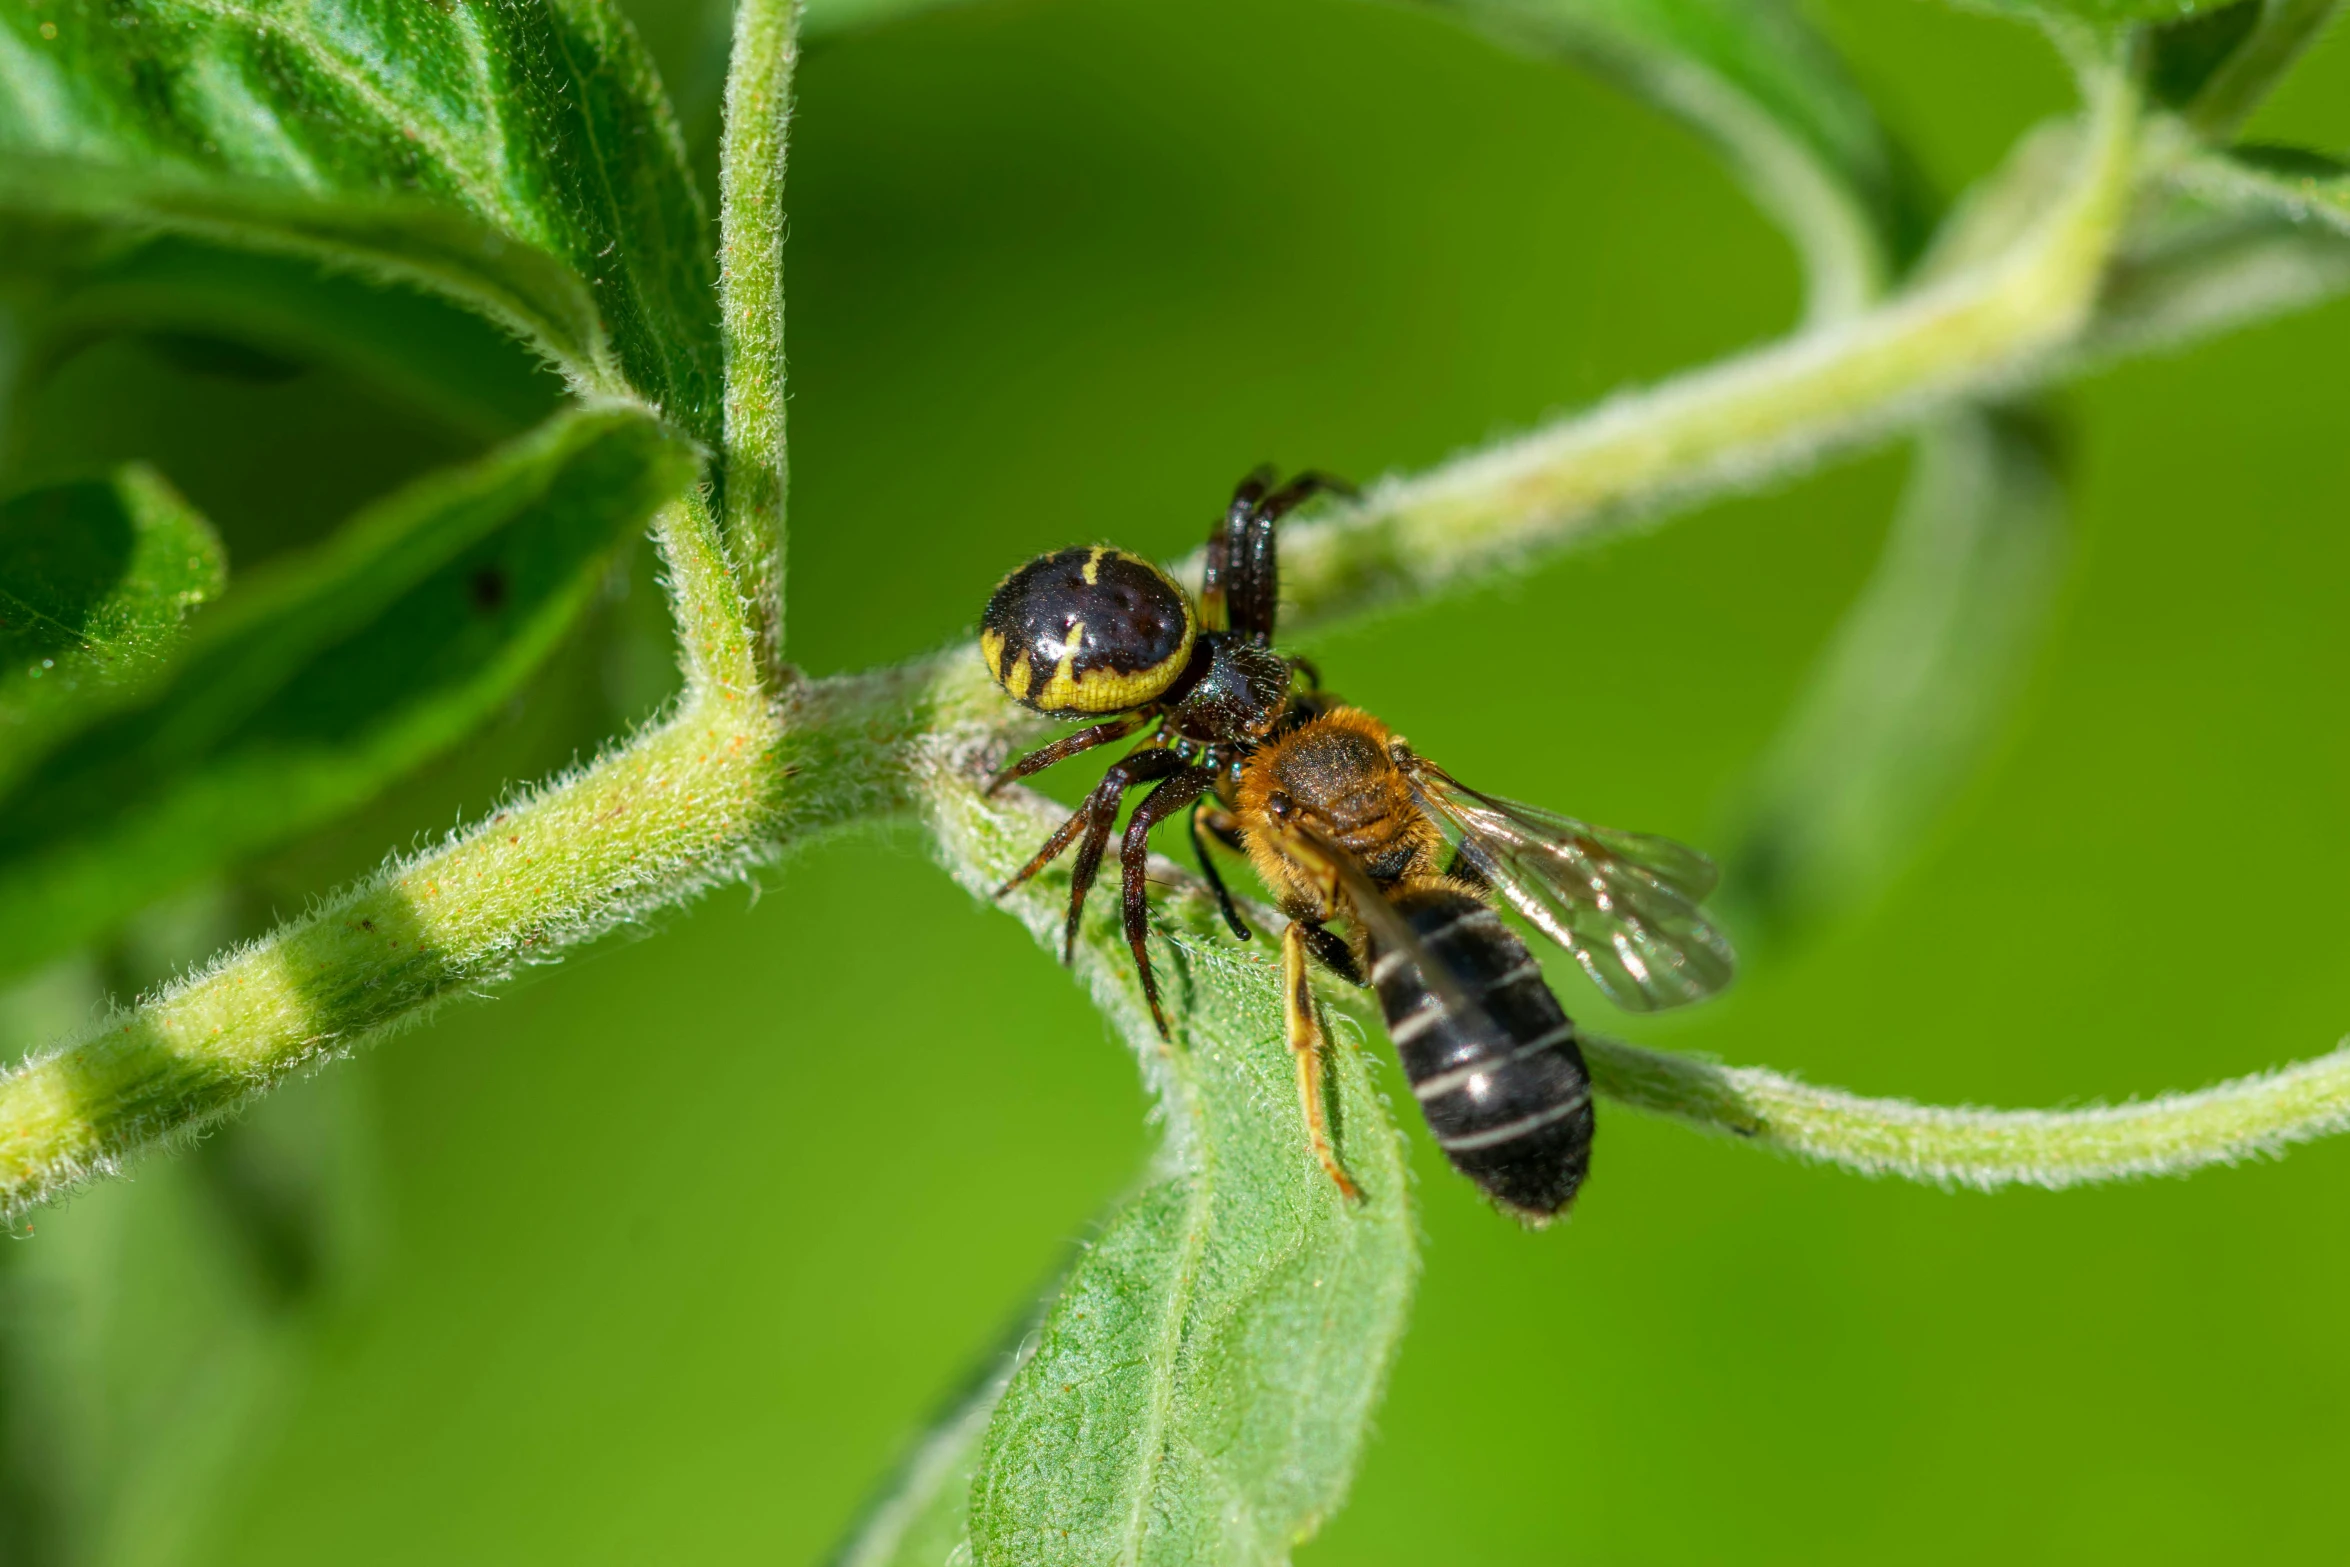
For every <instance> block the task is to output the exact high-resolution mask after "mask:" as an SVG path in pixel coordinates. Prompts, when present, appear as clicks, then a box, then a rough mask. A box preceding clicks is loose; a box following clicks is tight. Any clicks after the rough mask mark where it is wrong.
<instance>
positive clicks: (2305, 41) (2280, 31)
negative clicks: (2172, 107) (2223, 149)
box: [2185, 0, 2342, 142]
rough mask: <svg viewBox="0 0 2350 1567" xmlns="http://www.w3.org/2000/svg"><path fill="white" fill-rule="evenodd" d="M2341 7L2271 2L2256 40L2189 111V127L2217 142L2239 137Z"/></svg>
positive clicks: (2336, 0) (2336, 2)
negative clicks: (2245, 125)
mask: <svg viewBox="0 0 2350 1567" xmlns="http://www.w3.org/2000/svg"><path fill="white" fill-rule="evenodd" d="M2341 3H2342V0H2267V3H2266V4H2265V5H2264V6H2263V7H2262V8H2261V13H2260V20H2259V21H2258V22H2257V23H2255V24H2254V26H2253V29H2252V36H2251V37H2249V38H2247V39H2245V40H2244V42H2243V43H2242V44H2240V45H2238V46H2237V48H2236V52H2235V53H2234V54H2232V55H2230V56H2228V60H2227V63H2226V64H2224V65H2222V66H2221V67H2220V68H2219V69H2218V70H2217V71H2215V72H2213V73H2212V76H2211V80H2209V81H2207V82H2205V83H2204V84H2203V89H2202V91H2200V92H2198V93H2197V94H2196V95H2195V101H2194V102H2193V103H2191V104H2189V105H2188V106H2187V110H2186V116H2185V117H2186V120H2187V122H2188V123H2189V124H2190V125H2192V126H2194V128H2195V129H2196V130H2197V131H2198V132H2199V133H2201V134H2202V135H2203V136H2204V137H2205V138H2206V139H2208V140H2211V141H2215V142H2216V141H2224V140H2226V139H2227V138H2228V137H2231V136H2233V135H2235V133H2236V132H2237V130H2238V129H2239V128H2241V127H2242V125H2243V123H2244V122H2245V120H2247V119H2249V118H2251V115H2252V111H2253V110H2254V109H2257V108H2259V107H2260V104H2261V101H2262V100H2263V99H2265V98H2266V97H2267V96H2268V94H2269V90H2270V89H2271V88H2273V87H2275V86H2276V84H2277V83H2278V82H2279V81H2281V80H2283V79H2284V75H2285V73H2286V72H2287V71H2289V70H2291V69H2292V68H2293V62H2294V61H2296V60H2298V59H2300V58H2301V54H2302V51H2303V50H2305V49H2307V48H2308V47H2309V46H2310V44H2312V43H2314V42H2315V41H2316V39H2317V35H2318V34H2319V33H2321V32H2323V31H2324V30H2325V26H2326V24H2327V23H2328V22H2330V21H2332V20H2333V17H2334V13H2335V12H2336V11H2337V10H2338V9H2340V7H2341Z"/></svg>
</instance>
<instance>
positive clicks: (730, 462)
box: [718, 0, 800, 690]
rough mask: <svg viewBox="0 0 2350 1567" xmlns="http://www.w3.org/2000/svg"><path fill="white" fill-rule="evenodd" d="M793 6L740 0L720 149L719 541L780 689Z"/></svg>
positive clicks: (796, 13) (793, 2)
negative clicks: (730, 555) (727, 547)
mask: <svg viewBox="0 0 2350 1567" xmlns="http://www.w3.org/2000/svg"><path fill="white" fill-rule="evenodd" d="M799 20H800V7H799V0H742V4H741V5H740V6H739V7H738V8H737V9H736V11H735V18H734V51H733V54H732V56H731V64H730V65H729V67H728V70H727V78H726V139H725V144H724V146H723V147H722V149H721V150H720V153H719V186H720V201H719V214H720V216H719V240H718V299H719V314H720V321H721V328H722V331H723V335H724V342H725V349H726V468H725V473H726V534H727V539H728V541H729V543H730V544H731V545H732V547H733V552H734V556H735V559H736V560H737V561H738V562H739V564H740V568H741V572H742V582H743V592H744V595H745V597H747V598H748V600H749V601H750V606H751V615H752V623H753V625H754V626H755V627H756V628H757V630H758V652H759V662H760V664H761V666H762V668H764V669H765V670H766V671H767V673H768V678H769V681H770V683H771V685H773V686H774V688H775V689H778V690H780V689H781V688H782V686H781V680H782V661H783V580H784V487H785V482H786V479H787V477H788V473H787V466H786V458H785V447H784V357H783V240H784V192H783V174H784V153H785V149H786V145H787V133H788V131H789V128H790V122H791V86H792V69H793V66H794V65H795V64H796V63H797V61H798V58H799V40H798V28H799Z"/></svg>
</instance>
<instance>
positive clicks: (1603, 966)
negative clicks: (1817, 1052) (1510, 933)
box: [1408, 758, 1737, 1012]
mask: <svg viewBox="0 0 2350 1567" xmlns="http://www.w3.org/2000/svg"><path fill="white" fill-rule="evenodd" d="M1408 776H1410V778H1411V780H1412V787H1413V790H1414V793H1415V794H1416V795H1417V796H1418V798H1419V801H1420V804H1421V806H1422V808H1423V809H1425V810H1426V811H1427V812H1428V813H1429V814H1430V815H1431V816H1433V817H1435V818H1436V820H1437V821H1438V822H1440V823H1443V824H1444V825H1445V827H1446V828H1447V833H1446V835H1447V836H1448V837H1450V838H1452V839H1453V840H1454V842H1455V844H1456V845H1457V846H1458V848H1459V851H1460V856H1461V859H1462V860H1463V861H1465V862H1466V863H1467V864H1468V866H1469V867H1470V868H1471V869H1473V870H1475V871H1476V872H1477V874H1479V875H1481V876H1483V877H1484V878H1485V879H1486V880H1487V881H1489V882H1491V883H1492V884H1493V889H1494V890H1495V891H1496V892H1498V893H1500V894H1501V896H1502V897H1504V898H1506V899H1508V900H1509V903H1510V906H1511V907H1512V908H1514V909H1516V910H1517V911H1518V912H1519V913H1520V914H1523V915H1524V916H1525V917H1526V918H1527V919H1528V920H1530V921H1531V922H1533V924H1534V925H1535V926H1537V927H1538V928H1539V929H1540V930H1541V931H1542V933H1543V934H1544V935H1546V936H1548V937H1550V939H1551V940H1553V941H1555V942H1557V943H1558V944H1559V945H1560V946H1562V947H1564V948H1566V949H1567V950H1568V951H1569V952H1571V953H1573V954H1574V955H1575V961H1576V962H1578V963H1580V964H1582V965H1583V972H1584V973H1586V974H1588V975H1590V976H1591V982H1592V983H1593V984H1595V985H1597V986H1598V987H1599V988H1600V990H1601V991H1602V992H1604V993H1605V994H1606V996H1607V998H1608V999H1609V1000H1610V1001H1613V1002H1614V1003H1615V1004H1616V1005H1617V1006H1620V1007H1622V1008H1623V1009H1624V1010H1626V1011H1627V1012H1654V1011H1657V1010H1659V1009H1661V1008H1664V1007H1677V1006H1682V1005H1685V1004H1687V1003H1689V1002H1692V1001H1701V1000H1703V999H1704V998H1706V997H1707V996H1710V995H1712V994H1713V993H1714V992H1715V991H1718V990H1720V989H1721V988H1722V987H1723V986H1725V985H1727V984H1729V983H1730V977H1731V975H1732V974H1733V973H1734V972H1735V971H1736V969H1737V958H1736V957H1735V955H1734V954H1732V952H1731V951H1730V943H1729V941H1728V940H1727V939H1726V938H1725V937H1724V936H1723V935H1722V933H1721V932H1720V931H1718V930H1716V929H1715V928H1714V927H1713V925H1712V924H1711V923H1710V922H1708V921H1707V919H1706V917H1705V915H1704V914H1703V913H1701V912H1700V911H1699V909H1698V905H1699V904H1700V903H1702V902H1704V901H1705V896H1706V894H1707V893H1709V892H1711V891H1713V889H1714V884H1715V883H1716V882H1717V881H1718V880H1720V874H1719V873H1718V872H1717V871H1716V870H1715V869H1714V863H1713V861H1711V860H1709V859H1707V858H1706V857H1705V856H1704V855H1702V854H1700V853H1698V852H1697V851H1696V850H1695V849H1691V848H1688V847H1686V846H1684V845H1682V844H1678V843H1675V842H1673V841H1672V840H1671V839H1670V838H1657V837H1652V836H1650V835H1649V834H1647V833H1636V832H1618V831H1617V830H1615V829H1614V828H1612V827H1594V826H1593V825H1591V824H1590V823H1589V822H1581V821H1577V820H1576V819H1575V818H1573V817H1572V816H1561V815H1560V814H1558V813H1557V812H1556V811H1546V810H1543V809H1542V808H1541V807H1539V806H1533V805H1523V804H1520V803H1519V802H1518V801H1515V800H1503V799H1499V798H1496V797H1495V796H1493V795H1489V794H1480V793H1478V792H1477V791H1476V790H1474V789H1471V788H1469V787H1468V786H1467V785H1465V784H1463V783H1461V782H1460V781H1459V780H1458V779H1456V778H1454V777H1452V776H1451V775H1450V774H1449V773H1446V772H1445V771H1444V770H1443V769H1442V768H1440V767H1437V766H1435V765H1434V764H1433V763H1430V762H1427V761H1424V760H1420V759H1417V758H1415V759H1414V760H1413V763H1412V766H1411V769H1410V771H1409V774H1408Z"/></svg>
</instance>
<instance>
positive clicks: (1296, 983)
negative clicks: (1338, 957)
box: [1281, 919, 1363, 1198]
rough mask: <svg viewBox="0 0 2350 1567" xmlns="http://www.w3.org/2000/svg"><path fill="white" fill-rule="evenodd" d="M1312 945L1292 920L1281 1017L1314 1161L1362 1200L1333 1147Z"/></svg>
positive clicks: (1284, 938)
mask: <svg viewBox="0 0 2350 1567" xmlns="http://www.w3.org/2000/svg"><path fill="white" fill-rule="evenodd" d="M1316 934H1320V935H1325V936H1327V935H1329V932H1328V931H1321V930H1317V932H1316ZM1309 939H1310V937H1309V935H1308V932H1307V929H1306V923H1305V922H1304V921H1303V920H1294V919H1293V920H1291V921H1290V922H1289V927H1288V929H1286V930H1284V931H1283V932H1282V933H1281V1000H1282V1005H1281V1013H1282V1021H1283V1024H1284V1025H1285V1032H1286V1033H1287V1035H1288V1038H1289V1051H1290V1054H1291V1055H1292V1056H1293V1057H1295V1058H1296V1060H1297V1099H1298V1104H1299V1105H1300V1106H1301V1107H1302V1108H1303V1109H1304V1111H1305V1117H1306V1142H1307V1143H1308V1144H1309V1145H1310V1146H1311V1147H1312V1148H1313V1150H1314V1158H1315V1159H1316V1160H1318V1161H1319V1162H1320V1163H1321V1166H1322V1168H1323V1169H1324V1170H1325V1171H1327V1172H1328V1173H1329V1176H1330V1179H1331V1180H1333V1181H1335V1182H1336V1183H1337V1184H1338V1191H1339V1194H1340V1195H1341V1196H1343V1197H1348V1198H1359V1197H1361V1196H1362V1195H1363V1189H1362V1188H1361V1187H1359V1186H1357V1185H1355V1183H1354V1179H1353V1177H1351V1176H1349V1175H1348V1174H1347V1173H1346V1167H1345V1166H1344V1165H1342V1164H1340V1163H1339V1162H1338V1151H1337V1150H1336V1149H1335V1148H1332V1147H1331V1146H1330V1118H1329V1116H1328V1114H1327V1113H1326V1111H1325V1109H1324V1105H1323V1093H1324V1090H1325V1089H1326V1087H1327V1086H1328V1085H1327V1082H1326V1076H1327V1074H1326V1073H1325V1071H1324V1067H1325V1065H1326V1063H1327V1057H1328V1052H1329V1049H1330V1038H1329V1036H1328V1035H1327V1034H1325V1033H1324V1032H1323V1031H1322V1009H1321V1007H1320V1006H1319V1005H1317V1004H1316V1002H1315V1000H1314V987H1313V986H1312V985H1311V984H1309V983H1308V982H1307V979H1306V946H1307V943H1308V941H1309ZM1333 939H1335V938H1333ZM1349 966H1350V967H1351V966H1352V965H1351V964H1350V965H1349Z"/></svg>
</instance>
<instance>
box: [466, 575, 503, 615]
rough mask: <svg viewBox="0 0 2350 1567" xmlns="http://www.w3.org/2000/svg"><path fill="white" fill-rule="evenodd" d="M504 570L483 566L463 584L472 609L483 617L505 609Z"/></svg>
mask: <svg viewBox="0 0 2350 1567" xmlns="http://www.w3.org/2000/svg"><path fill="white" fill-rule="evenodd" d="M506 592H507V583H506V568H505V567H503V566H484V567H482V568H481V570H479V571H477V572H475V573H474V574H473V576H472V577H471V578H470V579H468V581H467V582H466V584H465V594H466V597H467V598H469V599H471V600H472V601H473V607H474V608H475V609H477V610H479V611H481V612H482V613H483V614H485V615H494V614H496V613H497V612H498V611H499V610H501V609H504V608H505V607H506Z"/></svg>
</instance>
